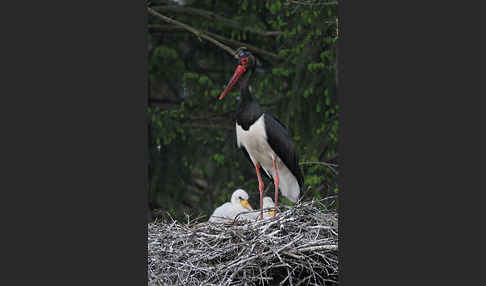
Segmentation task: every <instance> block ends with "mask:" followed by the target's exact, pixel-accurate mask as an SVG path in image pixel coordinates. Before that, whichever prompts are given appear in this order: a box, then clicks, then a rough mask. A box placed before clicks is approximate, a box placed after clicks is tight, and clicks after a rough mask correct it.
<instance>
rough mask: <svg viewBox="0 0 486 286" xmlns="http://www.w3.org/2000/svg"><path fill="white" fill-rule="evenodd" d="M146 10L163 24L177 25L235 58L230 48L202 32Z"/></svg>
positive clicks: (148, 8)
mask: <svg viewBox="0 0 486 286" xmlns="http://www.w3.org/2000/svg"><path fill="white" fill-rule="evenodd" d="M147 10H148V11H149V12H150V14H152V15H154V16H157V17H159V18H161V19H162V20H164V21H165V22H167V23H171V24H174V25H177V26H180V27H182V28H184V29H186V30H187V31H189V32H191V33H193V34H194V35H196V36H197V37H198V38H199V39H200V38H203V39H205V40H208V41H209V42H211V43H213V44H215V45H216V46H218V47H219V48H221V49H223V50H225V51H226V52H228V53H229V54H230V55H231V56H232V57H235V58H236V57H237V56H236V54H235V51H233V49H231V48H230V47H228V46H226V45H224V44H222V43H220V42H218V41H217V40H215V39H213V38H211V37H209V36H207V35H206V34H204V33H203V32H201V31H199V30H196V29H194V28H193V27H191V26H189V25H186V24H184V23H181V22H179V21H177V20H174V19H171V18H169V17H167V16H164V15H162V14H160V13H158V12H157V11H155V10H154V9H152V8H150V7H147Z"/></svg>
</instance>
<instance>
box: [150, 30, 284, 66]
mask: <svg viewBox="0 0 486 286" xmlns="http://www.w3.org/2000/svg"><path fill="white" fill-rule="evenodd" d="M148 27H149V29H153V30H160V31H164V32H179V31H182V30H184V28H183V27H178V26H174V25H149V26H148ZM200 33H202V32H200ZM204 33H205V34H207V35H209V36H211V37H213V38H215V39H218V40H220V41H221V42H224V43H227V44H230V45H232V46H235V47H243V46H244V47H247V48H248V49H249V50H250V51H252V52H254V53H255V54H258V55H260V56H262V57H267V58H268V59H270V60H271V61H281V60H283V59H284V58H283V57H281V56H279V55H277V54H274V53H271V52H268V51H266V50H263V49H260V48H258V47H256V46H253V45H249V44H247V43H243V42H240V41H236V40H231V39H228V38H225V37H223V36H220V35H217V34H214V33H211V32H204Z"/></svg>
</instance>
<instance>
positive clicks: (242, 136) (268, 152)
mask: <svg viewBox="0 0 486 286" xmlns="http://www.w3.org/2000/svg"><path fill="white" fill-rule="evenodd" d="M264 116H265V115H264V114H263V115H262V116H260V118H258V120H257V121H255V123H253V125H251V126H250V128H249V129H248V130H243V128H242V127H241V126H240V125H239V124H238V123H236V140H237V144H238V147H241V146H243V147H245V149H246V151H247V152H248V154H249V155H250V159H251V161H252V162H253V164H256V163H259V164H260V165H261V166H262V167H263V169H265V172H266V173H267V174H268V175H270V176H271V175H272V173H271V170H273V159H274V158H275V159H277V162H278V163H280V158H278V156H277V155H276V154H275V152H274V151H273V150H272V148H271V147H270V145H269V144H268V142H267V133H266V132H265V120H264ZM279 165H280V164H279Z"/></svg>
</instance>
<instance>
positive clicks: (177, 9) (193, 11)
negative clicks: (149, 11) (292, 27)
mask: <svg viewBox="0 0 486 286" xmlns="http://www.w3.org/2000/svg"><path fill="white" fill-rule="evenodd" d="M154 9H155V10H157V11H160V12H174V13H180V14H187V15H191V16H194V15H197V16H201V17H203V18H206V19H209V20H211V21H218V22H220V23H222V24H224V25H226V26H228V27H231V28H235V29H239V30H242V31H248V32H251V33H254V34H257V35H260V36H265V37H266V36H278V35H281V34H283V32H281V31H262V30H260V29H257V28H253V27H248V26H245V25H243V24H242V23H240V22H238V21H235V20H232V19H228V18H225V17H222V16H220V15H218V14H216V13H214V12H211V11H206V10H202V9H197V8H190V7H181V6H157V7H154Z"/></svg>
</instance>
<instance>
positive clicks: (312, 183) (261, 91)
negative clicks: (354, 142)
mask: <svg viewBox="0 0 486 286" xmlns="http://www.w3.org/2000/svg"><path fill="white" fill-rule="evenodd" d="M149 5H150V7H151V8H152V9H154V10H155V11H157V12H158V13H160V14H161V15H164V16H167V17H169V18H171V19H174V20H177V21H179V22H182V23H184V24H187V25H189V26H190V27H191V28H194V29H196V30H197V31H200V32H202V33H204V34H205V35H207V36H209V37H211V38H213V39H215V40H217V41H219V42H221V43H223V44H225V45H227V46H229V47H231V48H232V49H234V50H236V49H237V48H238V47H241V46H245V47H247V48H248V49H249V50H250V51H252V53H253V54H254V55H255V56H257V57H258V59H259V60H260V63H261V67H260V68H259V70H258V72H256V73H254V75H253V78H252V82H251V84H250V86H251V92H252V94H253V95H254V96H255V97H256V99H257V100H258V101H259V102H260V104H261V105H263V106H264V108H265V109H266V110H268V111H270V112H271V113H273V114H274V115H276V116H277V117H278V118H279V119H280V121H282V122H283V123H284V124H285V125H286V126H287V127H288V128H289V129H290V132H291V134H292V136H293V140H294V142H295V144H296V146H297V151H298V154H299V156H300V163H301V168H302V171H303V174H304V178H305V186H304V188H303V191H302V193H301V196H303V197H304V199H306V200H307V199H311V198H324V197H328V196H336V195H337V194H338V193H339V189H338V185H337V173H338V172H339V166H338V164H339V153H338V150H337V146H338V132H339V130H338V122H339V106H338V101H337V98H336V95H337V92H336V89H337V74H336V68H337V67H336V58H337V54H336V52H337V48H336V47H337V41H338V25H337V2H333V1H269V0H241V1H216V0H205V1H202V0H201V1H197V0H195V1H151V2H150V4H149ZM148 43H149V45H148V57H149V58H148V61H149V79H148V80H149V104H148V105H149V107H148V110H147V116H148V125H149V126H148V128H149V132H148V133H149V141H148V142H149V149H148V150H149V162H148V164H149V181H148V182H149V184H148V186H147V195H148V202H149V209H150V213H149V217H151V218H153V217H156V216H158V215H162V214H167V213H169V214H170V215H171V216H172V217H174V218H176V219H179V220H186V218H185V214H189V215H191V217H197V216H205V218H204V219H207V218H208V216H209V215H211V213H212V211H213V210H214V208H215V207H217V206H219V205H221V204H222V203H224V202H226V201H229V199H230V196H231V193H232V192H233V191H234V190H235V189H237V188H242V189H245V190H246V191H247V192H248V193H249V195H250V203H251V205H252V206H253V207H257V206H258V205H259V203H258V198H259V195H258V182H257V179H256V175H255V170H254V168H253V166H252V165H251V164H250V163H249V161H248V160H247V159H246V158H245V156H244V155H243V153H242V152H241V151H240V150H239V149H237V148H236V145H235V144H236V142H235V140H236V138H235V125H234V124H235V119H234V114H235V110H236V108H237V101H238V100H239V89H238V88H235V89H233V91H232V92H231V93H230V94H229V95H228V96H226V97H225V98H224V100H222V101H219V100H218V99H217V97H218V96H219V94H220V93H221V92H222V91H223V89H224V87H225V85H226V83H227V82H228V80H229V79H230V78H231V76H232V75H233V71H234V69H235V67H236V60H235V59H234V58H232V57H231V55H230V54H229V53H227V52H226V51H224V50H223V49H221V48H219V47H217V46H216V45H214V44H213V43H211V42H209V41H207V40H205V39H202V38H198V37H197V36H195V35H194V34H193V33H190V32H188V31H187V30H186V29H184V28H183V27H181V26H180V25H176V24H171V23H168V22H167V21H164V20H163V19H161V18H160V17H157V16H155V15H153V14H149V16H148ZM264 180H265V179H264ZM265 190H266V191H265V195H270V196H272V197H273V182H272V181H269V180H265ZM280 198H281V199H282V200H281V203H283V204H290V202H289V201H287V200H285V198H284V197H282V196H280ZM279 201H280V200H279Z"/></svg>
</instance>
